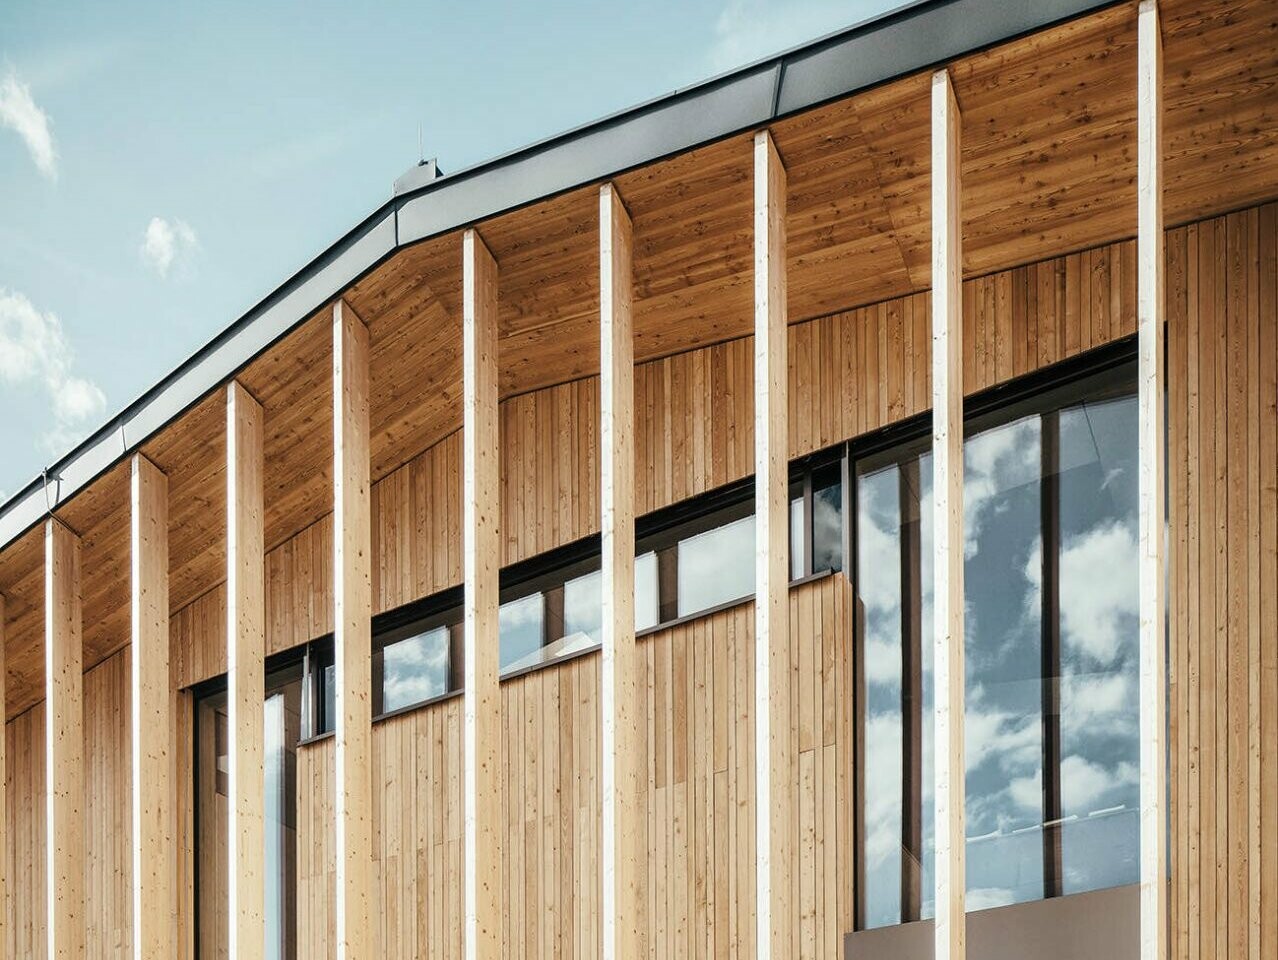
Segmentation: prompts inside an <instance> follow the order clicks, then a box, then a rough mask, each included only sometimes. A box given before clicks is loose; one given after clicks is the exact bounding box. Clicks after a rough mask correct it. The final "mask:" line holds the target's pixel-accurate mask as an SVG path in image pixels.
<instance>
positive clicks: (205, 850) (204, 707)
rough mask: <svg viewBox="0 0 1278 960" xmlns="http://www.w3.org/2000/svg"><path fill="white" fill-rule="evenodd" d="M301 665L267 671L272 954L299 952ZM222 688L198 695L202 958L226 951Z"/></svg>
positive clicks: (267, 884)
mask: <svg viewBox="0 0 1278 960" xmlns="http://www.w3.org/2000/svg"><path fill="white" fill-rule="evenodd" d="M301 700H302V669H301V664H296V663H295V664H292V665H290V666H288V667H285V668H283V669H281V670H274V671H272V672H270V673H268V674H267V677H266V696H265V702H264V704H263V716H264V721H265V725H264V738H263V757H262V759H263V770H262V772H263V779H264V791H263V812H264V814H265V818H264V822H263V840H264V853H265V858H264V861H263V886H264V893H265V900H264V905H265V913H264V917H263V919H264V922H265V930H266V952H265V956H266V957H267V958H268V960H295V958H296V956H297V893H296V884H295V882H294V881H295V878H296V876H297V822H296V820H297V754H296V750H297V742H298V739H299V737H300V735H301V715H302V711H301ZM227 722H228V716H227V695H226V691H225V690H221V691H218V692H216V693H211V694H208V695H206V696H203V697H201V698H199V699H198V700H197V701H196V709H195V738H196V741H195V754H196V762H195V816H196V825H197V829H196V831H195V854H196V858H197V863H198V865H199V884H198V886H197V888H196V912H197V918H198V923H197V929H198V940H197V943H196V955H197V956H198V957H200V958H201V960H218V958H223V957H226V956H228V950H229V943H228V933H229V930H230V926H229V918H228V915H227V902H228V892H227V851H228V844H227V836H228V834H227V830H228V827H229V812H230V811H229V801H230V798H229V796H228V793H229V780H228V771H229V758H228V756H227V745H228V741H229V738H228V736H227Z"/></svg>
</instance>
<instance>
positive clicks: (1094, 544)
mask: <svg viewBox="0 0 1278 960" xmlns="http://www.w3.org/2000/svg"><path fill="white" fill-rule="evenodd" d="M1137 549H1138V548H1137V544H1136V532H1135V531H1134V530H1133V529H1132V527H1131V526H1130V525H1128V524H1126V523H1121V522H1116V523H1111V524H1106V525H1103V526H1097V527H1094V528H1092V529H1091V530H1088V531H1087V532H1086V533H1084V534H1082V535H1081V536H1078V537H1075V538H1072V539H1070V540H1068V541H1067V542H1066V543H1065V546H1064V549H1063V550H1061V574H1060V576H1061V626H1062V635H1063V639H1064V641H1065V644H1066V646H1067V647H1068V648H1071V649H1075V650H1079V651H1082V652H1083V653H1086V654H1087V655H1088V656H1090V657H1092V658H1093V659H1094V660H1095V661H1096V662H1097V663H1100V664H1105V665H1108V664H1112V663H1113V662H1114V661H1115V660H1117V659H1119V658H1121V657H1122V656H1123V655H1124V653H1126V652H1128V651H1130V650H1133V649H1134V647H1135V637H1136V629H1137V622H1138V617H1139V610H1138V609H1137V604H1138V602H1139V600H1140V585H1139V583H1138V582H1137V574H1136V567H1137Z"/></svg>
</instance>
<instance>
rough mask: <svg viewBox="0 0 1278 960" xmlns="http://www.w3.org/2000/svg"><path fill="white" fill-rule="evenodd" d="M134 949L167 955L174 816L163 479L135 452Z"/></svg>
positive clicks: (149, 956)
mask: <svg viewBox="0 0 1278 960" xmlns="http://www.w3.org/2000/svg"><path fill="white" fill-rule="evenodd" d="M131 494H132V497H131V499H132V508H131V510H130V540H131V550H130V554H131V557H132V577H131V581H130V586H131V591H132V602H131V604H130V623H131V627H132V638H131V641H130V647H131V651H132V654H131V656H132V660H131V669H130V671H129V677H130V687H129V694H130V699H129V702H130V704H131V707H132V709H131V716H132V723H133V728H132V734H133V736H132V754H133V758H132V759H133V769H132V773H133V775H132V779H131V783H132V788H133V789H132V794H131V796H132V815H133V884H132V899H133V955H134V957H135V958H136V960H167V958H169V957H172V956H173V946H172V935H173V933H172V929H171V921H172V913H173V907H174V903H175V900H174V897H173V876H172V867H173V855H174V849H173V821H172V819H171V812H172V807H171V804H170V795H171V790H170V783H169V778H170V776H171V773H172V771H171V769H170V757H169V749H170V744H171V742H172V736H173V733H172V726H171V724H170V713H171V711H170V707H171V700H172V695H171V693H170V690H169V502H168V497H169V486H168V479H167V478H166V477H165V476H164V474H163V473H161V472H160V471H159V470H158V469H157V468H156V466H155V464H153V463H151V461H150V460H148V459H146V458H145V457H143V456H142V455H141V454H137V455H135V456H134V457H133V463H132V473H131Z"/></svg>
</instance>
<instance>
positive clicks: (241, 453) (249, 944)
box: [226, 381, 266, 960]
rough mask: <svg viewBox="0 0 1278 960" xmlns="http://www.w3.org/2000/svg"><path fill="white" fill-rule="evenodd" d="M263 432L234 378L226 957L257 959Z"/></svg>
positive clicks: (229, 446)
mask: <svg viewBox="0 0 1278 960" xmlns="http://www.w3.org/2000/svg"><path fill="white" fill-rule="evenodd" d="M262 429H263V425H262V408H261V406H260V405H259V404H258V402H257V401H256V400H254V399H253V398H252V397H251V396H249V394H248V391H246V390H245V389H244V388H243V387H242V386H241V385H240V384H239V383H238V382H234V381H233V382H232V383H231V384H230V385H229V386H228V387H227V390H226V533H227V552H226V557H227V573H226V617H227V625H226V641H227V648H226V650H227V653H226V656H227V670H226V687H227V714H228V719H227V734H228V736H229V737H230V744H229V745H228V760H229V776H228V788H229V791H230V801H229V804H228V807H229V815H230V822H229V826H228V829H227V836H228V837H229V841H228V843H229V849H228V851H227V895H228V898H229V899H228V918H229V920H228V922H229V924H230V931H229V935H230V939H229V941H228V942H229V944H230V956H231V960H262V957H263V949H264V946H265V938H266V926H265V917H264V904H265V884H264V863H263V859H264V853H263V851H264V849H265V843H266V835H265V818H264V802H265V801H264V793H265V790H266V786H265V782H264V777H263V767H262V764H263V754H264V748H263V737H264V733H265V714H264V712H263V710H264V707H263V703H264V701H263V690H264V689H265V673H264V671H265V643H266V599H265V593H266V586H265V564H264V559H263V558H264V555H265V554H264V550H263V536H264V534H263V526H262V502H263V483H262V438H263V433H262Z"/></svg>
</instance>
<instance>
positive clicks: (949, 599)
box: [932, 70, 967, 960]
mask: <svg viewBox="0 0 1278 960" xmlns="http://www.w3.org/2000/svg"><path fill="white" fill-rule="evenodd" d="M960 124H961V120H960V117H959V109H958V102H957V101H956V100H955V99H954V88H953V86H952V85H951V83H950V75H949V73H948V72H946V71H944V70H942V71H938V72H937V73H935V74H933V75H932V470H933V480H932V489H933V502H932V505H933V510H934V514H933V521H932V529H933V531H934V533H933V541H932V550H933V558H932V563H933V575H934V577H935V583H934V585H933V598H934V599H933V604H934V607H933V617H934V623H935V631H936V633H935V637H934V646H933V654H932V657H933V659H932V664H933V667H932V669H933V677H934V683H935V685H936V686H935V689H936V694H935V698H934V699H935V717H934V721H933V722H934V734H933V745H934V749H935V758H934V760H933V771H934V774H933V775H934V777H935V780H936V782H935V788H934V789H935V793H934V802H935V804H936V809H935V819H934V823H935V832H936V845H935V850H936V853H935V856H936V928H935V950H936V958H937V960H964V957H965V956H966V953H967V948H966V941H967V933H966V928H967V921H966V914H965V903H966V879H965V878H966V875H967V872H966V859H967V858H966V833H965V820H966V818H965V810H964V805H965V790H964V777H965V776H966V768H965V766H964V751H963V682H964V672H963V360H964V356H965V354H964V352H963V316H962V303H963V301H962V289H961V287H962V281H961V277H962V263H963V218H962V204H961V192H962V182H961V179H960V163H961V148H960Z"/></svg>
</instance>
